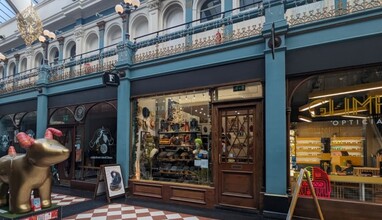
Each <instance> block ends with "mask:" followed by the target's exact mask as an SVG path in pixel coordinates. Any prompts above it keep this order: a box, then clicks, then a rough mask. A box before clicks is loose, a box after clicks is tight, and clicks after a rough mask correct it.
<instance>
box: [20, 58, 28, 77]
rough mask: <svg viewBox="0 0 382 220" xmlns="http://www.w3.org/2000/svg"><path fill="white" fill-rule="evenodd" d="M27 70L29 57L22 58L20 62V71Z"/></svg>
mask: <svg viewBox="0 0 382 220" xmlns="http://www.w3.org/2000/svg"><path fill="white" fill-rule="evenodd" d="M25 70H27V58H24V59H22V60H21V63H20V73H21V72H24V71H25Z"/></svg>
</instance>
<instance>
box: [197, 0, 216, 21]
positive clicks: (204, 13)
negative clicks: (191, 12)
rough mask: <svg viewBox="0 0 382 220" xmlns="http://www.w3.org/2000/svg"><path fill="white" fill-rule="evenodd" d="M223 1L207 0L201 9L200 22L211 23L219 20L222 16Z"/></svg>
mask: <svg viewBox="0 0 382 220" xmlns="http://www.w3.org/2000/svg"><path fill="white" fill-rule="evenodd" d="M220 13H221V1H220V0H207V1H205V2H204V3H203V4H202V7H200V19H201V20H200V22H206V21H210V20H213V19H216V18H219V17H220V16H221V15H220Z"/></svg>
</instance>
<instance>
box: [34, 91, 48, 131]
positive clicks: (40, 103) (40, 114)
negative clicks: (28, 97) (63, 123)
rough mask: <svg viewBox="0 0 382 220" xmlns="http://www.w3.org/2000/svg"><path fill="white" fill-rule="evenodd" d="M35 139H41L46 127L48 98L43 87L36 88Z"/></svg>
mask: <svg viewBox="0 0 382 220" xmlns="http://www.w3.org/2000/svg"><path fill="white" fill-rule="evenodd" d="M36 123H37V131H36V137H37V138H43V137H44V135H45V131H46V128H47V126H48V96H47V94H46V88H45V87H39V88H38V95H37V122H36Z"/></svg>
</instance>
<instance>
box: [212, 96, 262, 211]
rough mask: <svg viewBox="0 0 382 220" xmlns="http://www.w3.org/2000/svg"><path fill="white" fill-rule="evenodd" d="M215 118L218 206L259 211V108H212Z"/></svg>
mask: <svg viewBox="0 0 382 220" xmlns="http://www.w3.org/2000/svg"><path fill="white" fill-rule="evenodd" d="M214 116H215V117H214V118H215V119H217V120H216V121H214V122H213V123H214V125H215V126H214V127H215V128H218V129H217V131H215V132H216V133H215V134H216V135H214V137H215V138H214V139H215V140H214V143H215V147H214V149H215V155H216V153H217V163H216V162H215V164H217V168H218V169H217V171H218V172H217V175H218V177H217V182H215V186H216V188H217V192H218V196H217V199H218V203H219V205H223V206H233V207H238V208H250V209H258V208H259V201H260V200H259V198H260V186H261V184H262V176H263V171H262V170H263V166H262V164H263V159H262V151H263V146H262V143H263V141H262V130H263V126H262V104H261V103H260V102H258V103H257V102H254V103H246V104H240V105H219V106H214ZM216 116H217V117H216ZM215 161H216V160H215ZM215 180H216V178H215Z"/></svg>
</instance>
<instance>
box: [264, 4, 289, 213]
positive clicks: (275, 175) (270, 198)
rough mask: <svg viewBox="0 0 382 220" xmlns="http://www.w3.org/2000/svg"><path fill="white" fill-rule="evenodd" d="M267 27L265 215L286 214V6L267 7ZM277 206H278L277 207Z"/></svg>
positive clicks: (272, 5)
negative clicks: (274, 45)
mask: <svg viewBox="0 0 382 220" xmlns="http://www.w3.org/2000/svg"><path fill="white" fill-rule="evenodd" d="M264 8H267V10H265V24H264V29H263V36H264V38H265V51H264V53H265V161H266V163H265V179H266V181H265V182H266V184H265V188H266V189H265V190H266V192H265V196H264V213H278V214H282V215H283V214H285V213H287V212H288V207H289V205H288V198H287V175H288V173H289V172H288V167H287V150H288V149H287V144H286V142H287V138H286V137H287V133H286V126H287V123H286V79H285V77H286V75H285V71H286V69H285V50H286V48H285V38H284V34H285V33H286V31H287V22H286V20H285V19H284V13H279V12H280V11H281V12H284V5H283V3H281V1H280V2H267V3H264ZM272 26H273V27H274V33H275V36H278V37H280V39H281V44H280V45H279V47H277V48H276V49H275V50H272V49H271V48H270V47H269V41H270V39H271V36H272V29H273V28H272ZM272 52H274V54H272ZM274 204H277V206H275V205H274Z"/></svg>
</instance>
